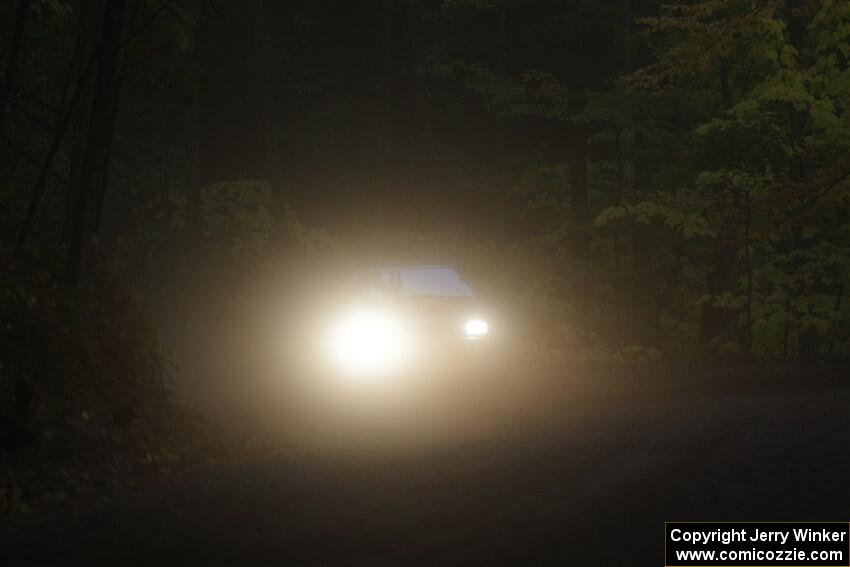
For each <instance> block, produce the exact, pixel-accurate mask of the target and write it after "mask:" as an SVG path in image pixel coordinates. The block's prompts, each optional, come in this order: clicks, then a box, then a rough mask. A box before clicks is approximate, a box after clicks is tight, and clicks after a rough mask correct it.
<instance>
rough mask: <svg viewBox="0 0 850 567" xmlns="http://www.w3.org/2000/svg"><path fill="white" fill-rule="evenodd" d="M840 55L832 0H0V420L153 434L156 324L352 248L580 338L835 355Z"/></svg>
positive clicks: (219, 306) (188, 330) (194, 333)
mask: <svg viewBox="0 0 850 567" xmlns="http://www.w3.org/2000/svg"><path fill="white" fill-rule="evenodd" d="M848 63H850V2H846V1H844V0H671V1H670V2H664V1H662V0H358V1H357V2H352V1H347V0H315V1H314V0H309V1H308V0H292V1H286V2H277V1H273V0H245V1H233V0H65V1H63V0H3V1H2V2H0V72H1V73H2V75H0V80H1V81H2V82H0V138H2V139H0V233H2V238H0V265H2V270H0V324H1V325H2V327H0V409H2V412H0V418H2V423H3V425H4V428H3V429H4V433H3V435H2V441H3V447H4V448H6V449H9V450H12V449H13V448H15V447H20V446H30V445H32V444H34V443H36V441H37V440H38V439H45V438H48V439H49V438H52V436H54V435H55V436H58V437H57V438H61V436H62V435H65V434H68V435H70V433H67V432H68V431H69V430H70V429H74V428H77V429H80V430H81V431H82V430H85V428H86V427H89V425H86V424H91V423H94V422H95V421H98V420H100V421H102V422H103V423H106V424H107V425H108V427H111V428H112V429H114V430H115V431H113V432H112V433H110V434H109V435H112V436H116V435H119V436H120V435H121V434H122V431H123V427H124V424H126V423H128V422H130V421H139V417H140V416H141V418H142V419H141V421H142V422H144V423H145V424H146V425H145V427H146V428H147V430H146V433H145V435H148V436H149V437H150V438H156V436H157V435H158V433H156V432H157V431H161V430H162V429H163V428H165V429H166V430H167V429H168V428H170V427H173V425H171V424H169V423H165V422H164V421H163V419H164V418H163V417H162V415H163V414H162V411H161V407H162V405H163V404H168V403H170V400H171V393H170V384H171V381H172V380H173V378H172V377H171V375H172V374H174V373H177V374H178V375H179V373H180V370H179V368H178V369H175V366H179V364H175V362H174V360H172V358H171V357H170V353H173V351H179V350H180V348H182V347H181V345H184V346H185V344H187V343H192V342H193V341H194V343H193V344H195V345H196V346H195V348H198V347H197V344H198V343H201V342H202V341H203V340H205V339H209V340H213V341H219V342H218V343H217V344H222V343H230V344H237V343H239V341H240V340H244V337H240V334H241V333H242V329H244V327H243V326H242V325H241V323H240V319H239V317H240V313H241V314H242V315H244V313H245V312H246V308H245V306H246V305H253V303H252V302H256V301H257V298H258V297H266V296H267V295H268V293H269V288H270V287H271V286H274V285H277V283H276V282H279V281H281V279H283V280H286V281H287V282H290V283H287V284H285V285H286V286H289V285H291V286H292V288H293V289H295V288H297V284H295V283H291V281H290V280H293V279H297V277H298V276H299V275H300V274H302V273H307V272H309V271H310V270H321V269H324V268H325V267H327V266H333V265H342V264H346V263H357V262H384V261H394V260H396V259H399V258H410V257H415V258H426V259H439V260H440V261H442V260H450V261H452V262H456V263H457V264H458V265H460V266H462V267H463V269H464V270H465V272H466V273H468V274H469V275H470V278H471V279H472V280H473V281H475V282H477V283H478V284H479V285H480V287H481V288H482V289H484V290H485V291H487V292H488V293H489V294H490V295H491V296H493V297H497V298H500V299H499V300H500V301H501V302H502V303H503V304H504V305H506V306H509V307H507V308H506V309H507V310H508V311H509V312H510V313H511V316H512V317H514V319H515V320H516V325H517V326H518V327H519V328H522V329H523V332H525V333H527V335H528V336H533V337H535V339H534V340H535V341H536V342H537V343H539V344H541V345H543V346H542V348H545V349H547V350H548V351H552V352H558V353H561V355H563V356H566V357H569V358H572V359H577V360H587V361H602V362H605V363H617V364H620V363H622V364H642V363H653V364H654V363H660V364H665V363H667V362H668V361H671V363H672V362H676V363H682V362H684V363H685V364H688V363H689V361H700V363H701V364H705V363H707V364H732V365H743V366H748V365H756V366H759V365H774V366H775V365H779V366H787V367H789V368H800V367H803V368H807V367H812V366H818V365H828V364H832V363H835V362H838V363H840V362H841V361H843V360H846V357H847V355H848V354H850V302H848V299H847V298H846V297H845V293H846V292H847V291H850V290H848V289H847V288H848V284H850V279H848V278H850V191H849V190H850V65H848ZM287 289H290V288H288V287H287ZM204 333H206V334H207V335H216V336H214V337H213V338H210V337H208V336H207V335H205V334H204ZM206 348H210V347H206ZM229 348H232V349H235V350H238V349H239V348H241V347H229ZM225 350H227V349H225ZM178 358H179V356H178ZM71 422H73V423H74V424H75V425H74V427H73V428H70V429H69V428H65V427H63V426H62V425H59V424H67V423H71ZM92 427H93V426H92ZM105 427H106V426H105ZM75 435H76V434H75ZM92 435H94V434H92Z"/></svg>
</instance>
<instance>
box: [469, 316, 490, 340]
mask: <svg viewBox="0 0 850 567" xmlns="http://www.w3.org/2000/svg"><path fill="white" fill-rule="evenodd" d="M488 332H490V328H489V327H488V326H487V322H486V321H483V320H481V319H470V320H469V321H467V322H466V336H467V337H469V338H477V337H482V336H484V335H486V334H487V333H488Z"/></svg>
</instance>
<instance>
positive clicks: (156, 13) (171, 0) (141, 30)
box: [118, 0, 174, 51]
mask: <svg viewBox="0 0 850 567" xmlns="http://www.w3.org/2000/svg"><path fill="white" fill-rule="evenodd" d="M173 3H174V0H165V1H164V2H163V3H162V4H161V5H160V7H159V8H157V9H156V10H155V11H154V13H153V14H151V17H150V18H148V19H147V21H146V22H145V23H144V24H142V26H141V27H140V28H139V29H137V30H136V31H134V32H133V33H131V34H130V35H129V36H127V38H126V39H125V40H124V41H122V42H121V43H119V44H118V49H119V51H120V50H121V49H124V48H125V47H126V46H127V45H129V44H130V43H131V42H132V41H133V40H134V39H136V38H137V37H139V36H140V35H142V33H144V31H145V30H146V29H147V28H149V27H150V26H151V24H153V23H154V21H156V19H157V18H158V17H159V15H160V14H162V13H163V12H164V11H165V10H166V8H168V7H169V6H170V5H171V4H173Z"/></svg>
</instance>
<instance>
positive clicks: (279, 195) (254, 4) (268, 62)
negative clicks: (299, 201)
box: [250, 0, 287, 219]
mask: <svg viewBox="0 0 850 567" xmlns="http://www.w3.org/2000/svg"><path fill="white" fill-rule="evenodd" d="M250 8H251V24H252V29H253V35H254V72H255V73H256V85H257V92H258V97H259V100H258V103H259V118H260V122H261V123H260V127H261V128H262V131H263V141H264V150H265V151H264V157H265V164H264V165H265V174H266V178H267V179H268V181H269V184H270V185H271V187H272V196H273V197H272V199H273V203H274V207H275V210H276V212H277V215H276V216H277V217H278V218H279V219H282V218H283V213H284V210H285V205H286V202H287V190H286V187H284V175H283V164H282V162H281V158H282V155H283V154H282V153H281V144H280V138H279V134H278V128H279V126H280V125H279V123H278V112H277V105H276V104H275V88H274V75H273V73H272V54H271V43H270V40H269V32H268V24H267V22H268V10H267V8H268V7H267V6H266V0H251V2H250Z"/></svg>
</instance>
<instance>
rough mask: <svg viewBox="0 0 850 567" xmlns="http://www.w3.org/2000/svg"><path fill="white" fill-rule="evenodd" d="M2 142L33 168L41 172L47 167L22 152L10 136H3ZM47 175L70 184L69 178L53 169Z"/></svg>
mask: <svg viewBox="0 0 850 567" xmlns="http://www.w3.org/2000/svg"><path fill="white" fill-rule="evenodd" d="M2 140H3V142H4V143H5V144H6V145H7V146H9V149H10V150H12V151H13V152H14V153H15V154H16V155H17V156H18V157H20V158H21V159H23V160H24V161H25V162H27V163H28V164H30V165H31V166H33V167H35V168H36V169H38V170H39V171H41V169H42V168H43V167H45V166H44V164H42V163H41V162H39V161H38V160H37V159H35V158H34V157H32V156H31V155H29V154H28V153H26V151H24V150H22V149H21V148H19V147H18V146H17V145H15V142H14V141H12V139H11V138H9V136H7V135H6V134H3V135H2ZM47 173H49V174H50V175H51V176H52V177H55V178H56V179H58V180H59V181H61V182H63V183H68V178H67V177H65V176H64V175H62V174H61V173H58V172H56V171H54V170H53V169H48V171H47Z"/></svg>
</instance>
